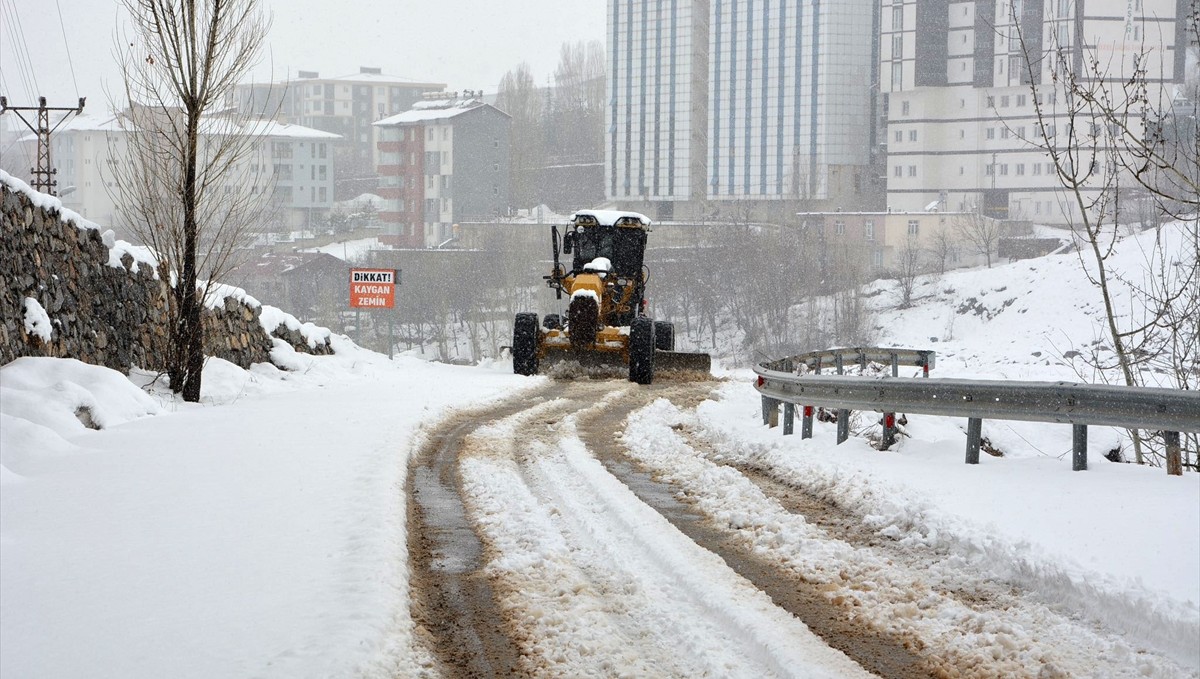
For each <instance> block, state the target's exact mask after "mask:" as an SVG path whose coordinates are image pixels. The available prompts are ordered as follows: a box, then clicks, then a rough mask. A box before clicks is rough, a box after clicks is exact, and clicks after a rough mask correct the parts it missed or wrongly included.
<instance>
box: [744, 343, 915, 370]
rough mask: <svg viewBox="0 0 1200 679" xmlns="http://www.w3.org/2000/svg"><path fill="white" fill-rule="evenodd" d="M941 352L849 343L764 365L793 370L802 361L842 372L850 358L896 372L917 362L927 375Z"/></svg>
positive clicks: (860, 363)
mask: <svg viewBox="0 0 1200 679" xmlns="http://www.w3.org/2000/svg"><path fill="white" fill-rule="evenodd" d="M936 356H937V354H936V352H933V351H929V350H926V349H898V348H897V349H892V348H887V347H846V348H842V349H826V350H824V351H810V352H808V353H807V354H800V355H798V356H789V357H788V358H781V359H779V360H777V361H770V362H766V363H763V364H762V365H764V366H766V367H768V368H771V369H773V370H781V371H783V372H793V371H794V370H795V369H796V366H798V365H801V364H803V365H806V366H808V369H809V370H811V371H813V372H816V373H819V372H821V369H822V368H833V369H836V370H837V371H838V374H841V373H842V370H843V368H844V367H845V365H846V364H847V362H848V361H852V362H854V363H857V364H858V365H859V367H860V368H866V366H867V363H868V362H872V363H881V364H883V365H890V366H892V375H893V376H895V375H896V370H897V369H898V368H899V366H902V365H904V366H916V367H918V368H921V369H922V372H923V373H924V375H925V376H928V375H929V371H930V370H932V369H933V364H934V361H935V358H936Z"/></svg>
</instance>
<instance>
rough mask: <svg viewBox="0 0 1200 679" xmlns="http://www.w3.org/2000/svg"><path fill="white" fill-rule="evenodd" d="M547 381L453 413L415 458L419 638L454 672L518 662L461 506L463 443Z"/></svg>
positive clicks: (473, 672)
mask: <svg viewBox="0 0 1200 679" xmlns="http://www.w3.org/2000/svg"><path fill="white" fill-rule="evenodd" d="M548 388H549V387H547V388H544V389H540V390H538V391H535V392H533V393H532V394H529V395H522V396H521V397H519V398H517V399H516V400H513V401H509V402H507V403H502V404H500V405H496V406H492V407H489V408H486V409H483V410H476V411H464V412H461V413H459V414H457V415H454V416H452V417H450V418H449V419H447V420H446V421H444V422H442V423H441V424H439V425H438V426H437V427H436V428H435V429H434V430H433V431H432V432H431V433H430V434H429V435H428V436H427V437H426V441H425V443H424V445H422V446H421V449H420V452H419V453H418V454H417V455H415V456H414V457H413V459H412V460H411V462H410V464H411V468H410V470H409V474H408V483H407V489H406V490H407V492H406V496H407V502H408V551H409V565H410V567H411V569H412V572H411V575H410V578H409V587H410V589H411V590H412V596H411V601H412V617H413V621H414V623H415V624H416V629H417V636H418V638H420V639H422V640H424V643H425V644H426V645H427V646H429V647H430V650H432V651H433V653H434V655H435V656H436V657H437V659H438V661H439V662H440V663H441V668H440V669H441V671H442V672H443V673H444V674H447V675H449V676H455V677H494V676H512V675H514V674H515V673H516V670H517V667H518V664H519V654H518V652H517V649H516V647H515V646H514V644H513V642H512V640H511V631H510V630H509V628H508V626H507V624H506V623H505V621H504V620H503V619H502V618H501V617H500V615H499V614H498V612H497V609H496V607H495V603H494V593H493V592H492V589H491V584H490V582H489V581H488V579H487V578H486V577H484V576H483V575H482V574H480V572H479V569H480V566H481V562H482V558H483V547H482V545H481V543H480V541H479V539H478V537H476V535H475V533H474V531H473V528H472V526H471V524H470V522H469V521H468V519H467V516H466V511H465V509H464V507H463V505H462V499H461V495H462V491H461V487H460V483H461V481H460V478H459V472H458V457H459V450H460V448H461V447H462V442H463V440H464V439H465V438H466V437H467V436H468V435H469V434H470V433H471V432H472V431H474V430H475V429H477V428H479V427H481V426H483V425H485V424H486V423H487V422H488V421H490V420H494V419H497V418H503V417H506V416H508V415H511V414H512V413H516V412H520V411H523V410H526V409H528V408H530V407H532V406H534V405H536V404H537V403H538V402H539V401H541V400H543V397H542V396H541V394H543V393H544V392H545V391H546V390H547V389H548Z"/></svg>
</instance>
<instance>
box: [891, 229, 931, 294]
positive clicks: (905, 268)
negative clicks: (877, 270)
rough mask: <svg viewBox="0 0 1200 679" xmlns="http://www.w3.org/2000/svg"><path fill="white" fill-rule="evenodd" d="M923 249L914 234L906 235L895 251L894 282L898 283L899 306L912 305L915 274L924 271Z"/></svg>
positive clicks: (917, 274)
mask: <svg viewBox="0 0 1200 679" xmlns="http://www.w3.org/2000/svg"><path fill="white" fill-rule="evenodd" d="M924 260H925V251H924V250H922V249H921V244H920V243H919V242H918V241H917V237H916V236H908V237H907V238H905V240H904V246H903V247H901V248H900V249H899V250H898V251H897V252H896V282H897V283H899V284H900V308H901V309H907V308H909V307H911V306H912V298H913V289H914V288H915V287H916V285H917V276H919V275H921V273H923V272H924V268H925V264H924Z"/></svg>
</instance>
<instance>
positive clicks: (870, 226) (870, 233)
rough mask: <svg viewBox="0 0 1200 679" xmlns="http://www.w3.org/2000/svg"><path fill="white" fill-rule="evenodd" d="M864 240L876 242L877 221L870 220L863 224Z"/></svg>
mask: <svg viewBox="0 0 1200 679" xmlns="http://www.w3.org/2000/svg"><path fill="white" fill-rule="evenodd" d="M863 238H865V239H866V240H875V221H874V220H872V219H868V220H867V221H865V222H863Z"/></svg>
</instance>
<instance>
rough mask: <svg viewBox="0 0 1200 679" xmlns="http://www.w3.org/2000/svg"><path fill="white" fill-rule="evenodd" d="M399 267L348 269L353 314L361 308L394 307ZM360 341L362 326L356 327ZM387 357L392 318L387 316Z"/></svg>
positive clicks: (390, 350)
mask: <svg viewBox="0 0 1200 679" xmlns="http://www.w3.org/2000/svg"><path fill="white" fill-rule="evenodd" d="M399 284H400V270H399V269H350V308H352V309H354V310H355V315H356V316H357V314H358V312H359V311H361V310H362V309H368V310H369V309H394V308H395V307H396V286H397V285H399ZM358 337H359V341H360V342H361V341H362V327H361V324H360V326H359V328H358ZM388 358H392V319H391V317H390V316H389V317H388Z"/></svg>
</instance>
